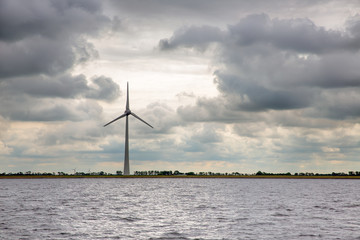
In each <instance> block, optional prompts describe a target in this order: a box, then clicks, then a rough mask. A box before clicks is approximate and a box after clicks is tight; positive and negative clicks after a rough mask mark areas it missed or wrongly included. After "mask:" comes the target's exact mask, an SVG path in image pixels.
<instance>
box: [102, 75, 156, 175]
mask: <svg viewBox="0 0 360 240" xmlns="http://www.w3.org/2000/svg"><path fill="white" fill-rule="evenodd" d="M129 115H133V116H134V117H135V118H137V119H139V120H140V121H142V122H143V123H145V124H146V125H148V126H149V127H151V128H153V127H152V126H151V125H150V124H148V123H147V122H145V121H144V120H142V119H141V118H140V117H139V116H138V115H136V114H135V113H133V112H132V111H131V110H130V107H129V82H128V83H127V92H126V109H125V112H124V113H123V114H122V115H120V116H119V117H117V118H115V119H114V120H112V121H111V122H108V123H107V124H105V125H104V127H106V126H107V125H109V124H111V123H113V122H115V121H117V120H119V119H120V118H123V117H126V125H125V157H124V175H130V164H129V120H128V116H129Z"/></svg>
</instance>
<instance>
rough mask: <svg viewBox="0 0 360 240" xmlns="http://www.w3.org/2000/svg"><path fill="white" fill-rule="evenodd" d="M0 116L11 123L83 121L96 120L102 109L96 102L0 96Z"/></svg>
mask: <svg viewBox="0 0 360 240" xmlns="http://www.w3.org/2000/svg"><path fill="white" fill-rule="evenodd" d="M0 100H1V103H2V108H1V109H0V115H1V116H3V117H4V118H7V119H10V120H12V121H43V122H47V121H83V120H86V119H90V118H98V117H99V115H100V114H101V112H102V108H101V107H100V105H99V104H98V103H96V102H93V101H92V102H91V104H90V103H88V101H89V100H88V101H85V100H83V101H79V102H74V101H72V100H68V99H62V100H59V99H58V100H57V101H54V100H51V99H48V98H42V99H36V98H31V97H28V96H27V97H26V96H6V97H3V96H1V98H0Z"/></svg>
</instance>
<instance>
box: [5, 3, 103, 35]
mask: <svg viewBox="0 0 360 240" xmlns="http://www.w3.org/2000/svg"><path fill="white" fill-rule="evenodd" d="M0 4H1V8H0V40H3V41H16V40H19V39H23V38H26V37H29V36H34V35H42V36H44V37H46V38H53V39H54V38H56V39H59V38H61V39H66V38H69V37H71V36H72V35H79V34H97V33H98V31H99V30H100V29H101V28H102V27H103V26H104V25H105V24H108V23H109V22H110V19H109V18H108V17H106V16H105V15H103V14H102V11H101V10H102V6H101V3H100V2H99V1H96V0H90V1H88V0H73V1H70V0H65V1H56V0H55V1H54V0H50V1H41V0H29V1H25V2H24V1H19V0H2V1H1V3H0Z"/></svg>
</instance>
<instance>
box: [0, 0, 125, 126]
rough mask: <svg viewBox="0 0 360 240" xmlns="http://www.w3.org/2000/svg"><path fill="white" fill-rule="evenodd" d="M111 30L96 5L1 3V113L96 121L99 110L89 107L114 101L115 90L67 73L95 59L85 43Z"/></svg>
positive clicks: (75, 0)
mask: <svg viewBox="0 0 360 240" xmlns="http://www.w3.org/2000/svg"><path fill="white" fill-rule="evenodd" d="M119 21H120V20H119V19H117V21H116V22H119ZM111 27H112V20H111V19H110V18H109V17H107V16H105V15H104V14H103V12H102V3H101V2H100V1H96V0H90V1H88V0H65V1H55V0H49V1H43V0H29V1H18V0H0V52H1V54H0V101H1V110H0V114H1V115H2V116H3V117H4V118H7V119H11V120H17V121H64V120H69V121H82V120H84V119H88V118H91V117H92V118H94V117H95V118H97V117H98V116H99V115H100V114H101V107H100V106H99V105H98V104H97V103H96V102H93V103H92V104H87V103H88V102H89V101H91V99H94V100H103V101H112V100H114V99H116V98H117V97H118V96H119V95H120V90H119V86H118V85H117V84H116V83H115V82H114V81H113V80H112V79H111V78H108V77H105V76H95V77H92V78H90V79H88V78H86V77H85V76H84V75H82V74H79V75H72V74H71V70H73V69H74V67H75V66H77V65H79V64H82V63H85V62H88V61H90V60H92V59H94V58H96V57H97V56H98V53H97V51H96V49H95V47H94V45H93V44H92V43H91V42H89V41H88V40H87V39H89V37H99V36H101V35H102V34H103V33H104V34H105V33H107V32H108V31H110V30H111ZM92 108H93V110H92ZM95 109H97V110H99V111H97V113H96V114H95V115H94V114H93V111H94V110H95Z"/></svg>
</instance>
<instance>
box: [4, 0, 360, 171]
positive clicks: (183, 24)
mask: <svg viewBox="0 0 360 240" xmlns="http://www.w3.org/2000/svg"><path fill="white" fill-rule="evenodd" d="M359 11H360V4H359V2H358V1H357V0H354V1H352V0H347V1H331V0H318V1H316V0H312V1H304V0H299V1H297V0H291V1H279V0H254V1H245V0H243V1H242V0H224V1H215V0H195V1H194V0H181V1H180V0H179V1H178V0H175V1H165V0H146V1H145V0H138V1H134V0H121V1H115V0H105V1H100V0H63V1H58V0H28V1H21V0H0V172H20V171H23V172H24V171H32V172H67V173H72V172H74V171H78V172H97V171H105V172H109V173H115V172H116V171H118V170H121V171H122V170H123V158H124V141H125V140H124V132H125V121H124V119H121V120H119V121H117V122H115V123H113V124H111V125H109V126H107V127H105V128H104V127H103V125H104V124H106V123H107V122H109V121H111V120H113V119H114V118H116V117H118V116H120V115H121V114H122V113H123V112H124V110H125V104H126V84H127V82H129V87H130V96H129V97H130V108H131V110H132V111H133V112H134V113H136V114H137V115H138V116H140V117H141V118H143V119H144V120H145V121H147V122H148V123H150V124H151V125H152V126H154V129H151V128H149V127H148V126H146V125H145V124H143V123H142V122H140V121H138V120H137V119H135V118H133V117H131V116H130V118H129V124H130V171H131V172H133V171H146V170H179V171H184V172H187V171H194V172H200V171H205V172H209V171H211V172H240V173H254V172H257V171H259V170H261V171H265V172H292V173H295V172H318V173H328V172H333V171H334V172H347V171H353V170H355V171H356V170H359V169H360V158H359V156H360V124H359V120H360V51H359V50H360V15H359Z"/></svg>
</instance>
